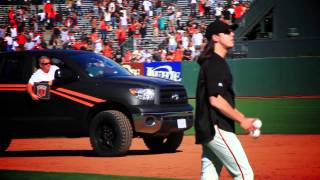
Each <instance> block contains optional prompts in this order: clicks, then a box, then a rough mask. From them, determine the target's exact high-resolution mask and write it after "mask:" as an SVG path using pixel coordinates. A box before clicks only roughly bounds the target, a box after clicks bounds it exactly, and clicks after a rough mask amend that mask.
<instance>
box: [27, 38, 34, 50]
mask: <svg viewBox="0 0 320 180" xmlns="http://www.w3.org/2000/svg"><path fill="white" fill-rule="evenodd" d="M34 47H35V43H34V42H33V41H32V39H31V38H30V37H28V38H27V42H26V43H25V44H24V49H25V50H32V49H33V48H34Z"/></svg>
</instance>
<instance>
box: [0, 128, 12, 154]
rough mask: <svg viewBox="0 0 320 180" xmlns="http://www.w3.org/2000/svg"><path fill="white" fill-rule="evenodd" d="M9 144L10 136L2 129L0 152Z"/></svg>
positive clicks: (0, 133)
mask: <svg viewBox="0 0 320 180" xmlns="http://www.w3.org/2000/svg"><path fill="white" fill-rule="evenodd" d="M10 144H11V137H10V136H9V135H8V134H7V133H5V132H4V131H2V132H0V153H3V152H4V151H6V150H7V149H8V147H9V146H10Z"/></svg>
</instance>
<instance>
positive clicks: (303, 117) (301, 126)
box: [186, 98, 320, 135]
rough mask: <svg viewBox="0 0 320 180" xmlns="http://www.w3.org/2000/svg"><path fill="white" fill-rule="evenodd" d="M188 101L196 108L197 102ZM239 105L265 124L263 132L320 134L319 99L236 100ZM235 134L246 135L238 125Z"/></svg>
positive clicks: (242, 110) (240, 108) (238, 106)
mask: <svg viewBox="0 0 320 180" xmlns="http://www.w3.org/2000/svg"><path fill="white" fill-rule="evenodd" d="M189 102H190V104H192V105H193V106H194V104H195V100H193V99H192V100H190V101H189ZM236 105H237V108H238V109H239V110H240V111H241V112H243V113H244V114H245V115H246V116H248V117H259V118H260V119H261V120H262V121H263V126H262V132H263V133H276V134H300V133H303V134H306V133H308V134H313V133H320V123H319V121H320V99H287V98H286V99H237V100H236ZM236 131H237V133H240V134H241V133H244V131H243V130H242V129H241V128H240V127H239V126H238V125H237V127H236ZM186 134H187V135H192V134H194V129H193V128H192V129H190V130H188V131H187V132H186Z"/></svg>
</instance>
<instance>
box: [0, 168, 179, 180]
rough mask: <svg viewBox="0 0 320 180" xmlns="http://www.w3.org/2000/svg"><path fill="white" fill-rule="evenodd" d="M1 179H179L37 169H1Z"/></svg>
mask: <svg viewBox="0 0 320 180" xmlns="http://www.w3.org/2000/svg"><path fill="white" fill-rule="evenodd" d="M0 179H1V180H58V179H63V180H108V179H112V180H127V179H130V180H177V179H167V178H149V177H132V176H130V177H128V176H110V175H99V174H81V173H56V172H35V171H11V170H0Z"/></svg>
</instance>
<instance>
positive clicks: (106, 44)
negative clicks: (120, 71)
mask: <svg viewBox="0 0 320 180" xmlns="http://www.w3.org/2000/svg"><path fill="white" fill-rule="evenodd" d="M102 54H103V55H104V56H106V57H108V58H110V59H112V58H113V56H114V55H113V50H112V45H111V43H110V42H104V48H103V50H102Z"/></svg>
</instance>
